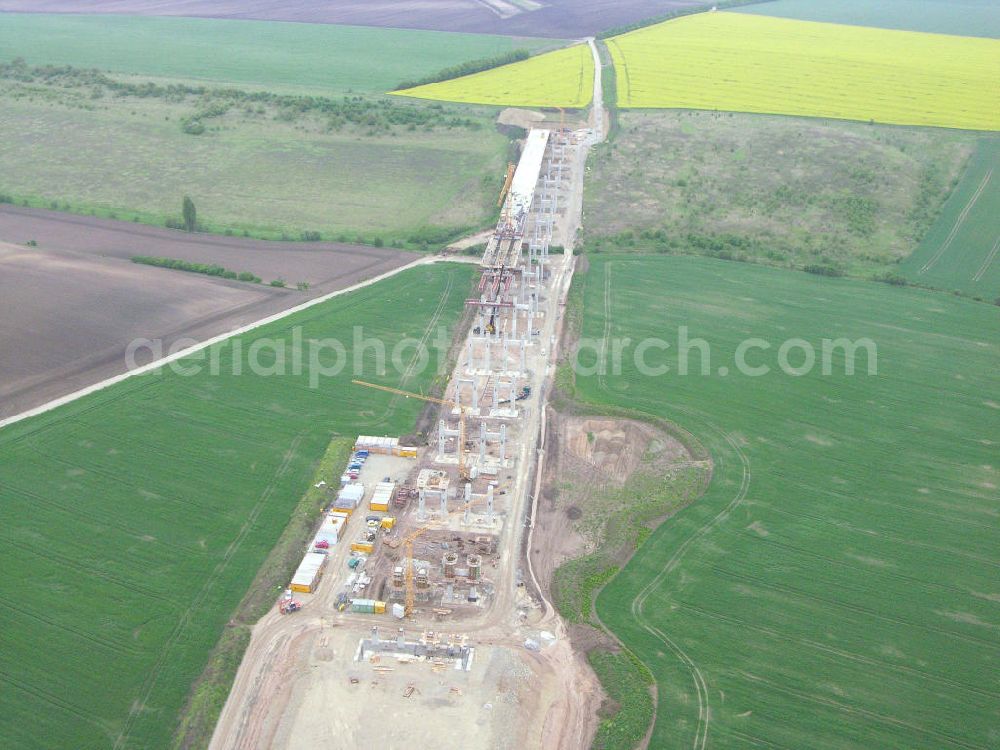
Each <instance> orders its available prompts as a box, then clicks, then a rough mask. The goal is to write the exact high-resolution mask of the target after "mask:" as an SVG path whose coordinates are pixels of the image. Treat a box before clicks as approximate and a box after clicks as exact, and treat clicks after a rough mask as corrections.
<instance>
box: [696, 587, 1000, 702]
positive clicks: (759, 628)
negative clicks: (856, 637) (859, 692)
mask: <svg viewBox="0 0 1000 750" xmlns="http://www.w3.org/2000/svg"><path fill="white" fill-rule="evenodd" d="M677 606H678V607H679V608H680V609H685V610H688V611H689V612H693V613H695V614H699V615H701V616H703V617H705V618H708V619H711V620H715V621H719V622H725V623H729V624H730V625H733V626H734V627H736V628H742V629H745V630H752V631H754V632H757V633H761V634H763V635H766V636H768V637H769V638H773V639H774V640H776V641H777V640H782V641H785V642H789V641H794V642H795V643H796V644H798V645H800V646H805V647H807V648H810V649H813V650H815V651H820V652H822V653H825V654H830V655H833V656H836V657H837V658H839V659H844V660H847V661H853V662H857V663H859V664H864V665H866V666H868V667H875V668H877V669H885V670H891V671H894V672H900V673H902V674H906V675H909V676H912V677H915V678H916V679H918V680H924V681H931V682H936V683H938V684H941V685H945V686H947V687H949V688H951V689H953V690H963V691H965V692H968V693H973V694H975V695H979V696H982V697H984V698H992V699H994V700H997V701H1000V693H998V692H996V691H993V690H987V689H985V688H980V687H977V686H976V685H970V684H967V683H964V682H958V681H957V680H953V679H951V678H949V677H946V676H943V675H940V674H936V673H934V672H929V671H926V670H923V669H917V668H915V667H909V666H906V665H905V664H894V663H893V662H889V661H885V660H883V659H876V658H873V657H870V656H865V655H864V654H862V653H858V652H855V651H845V650H843V649H839V648H836V647H834V646H830V645H829V644H827V643H823V642H821V641H815V640H812V639H811V638H805V637H802V636H790V635H788V633H784V632H781V631H779V630H777V629H776V628H773V627H770V626H767V625H760V624H758V623H756V622H753V621H751V620H746V619H744V618H742V617H735V616H734V615H732V614H730V613H723V612H717V611H715V610H710V609H705V608H704V607H699V606H697V605H695V604H690V603H688V602H677Z"/></svg>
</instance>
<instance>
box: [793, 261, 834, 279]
mask: <svg viewBox="0 0 1000 750" xmlns="http://www.w3.org/2000/svg"><path fill="white" fill-rule="evenodd" d="M802 270H803V271H805V272H806V273H814V274H816V275H817V276H832V277H839V276H843V275H844V272H843V270H841V269H839V268H837V267H836V266H830V265H826V264H821V263H814V264H811V265H808V266H803V267H802Z"/></svg>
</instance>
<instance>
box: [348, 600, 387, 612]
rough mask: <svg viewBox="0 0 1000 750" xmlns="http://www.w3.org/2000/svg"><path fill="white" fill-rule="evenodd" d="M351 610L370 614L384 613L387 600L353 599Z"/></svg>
mask: <svg viewBox="0 0 1000 750" xmlns="http://www.w3.org/2000/svg"><path fill="white" fill-rule="evenodd" d="M351 612H361V613H362V614H368V615H384V614H385V602H380V601H377V600H376V599H351Z"/></svg>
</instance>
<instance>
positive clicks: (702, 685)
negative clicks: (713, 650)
mask: <svg viewBox="0 0 1000 750" xmlns="http://www.w3.org/2000/svg"><path fill="white" fill-rule="evenodd" d="M678 409H679V410H680V411H682V412H686V413H689V414H695V411H694V410H693V409H688V408H684V407H678ZM699 416H700V415H699ZM701 419H702V421H703V422H704V424H705V425H706V426H707V427H708V428H709V429H710V430H712V431H713V432H715V433H716V434H717V435H718V436H720V437H722V438H723V439H724V440H725V441H726V443H728V444H729V446H730V447H731V448H732V449H733V452H734V453H735V454H736V456H737V457H738V458H739V460H740V465H741V472H742V475H741V478H740V485H739V488H738V489H737V491H736V494H735V495H734V496H733V498H732V499H731V500H730V501H729V502H728V503H727V504H726V506H725V507H724V508H723V509H722V510H720V511H719V512H718V513H717V514H716V515H715V516H713V517H712V518H710V519H709V520H708V521H707V522H706V523H705V524H703V525H702V526H701V527H700V528H698V529H697V530H696V531H695V532H694V533H692V534H691V536H689V537H688V538H687V539H685V540H684V541H683V542H682V543H681V544H680V546H679V547H678V548H677V549H676V550H675V551H674V554H673V555H672V556H671V557H670V559H669V560H668V561H667V563H666V565H664V566H663V568H662V569H661V570H660V572H659V573H657V574H656V576H655V577H654V578H653V580H651V581H650V582H649V583H648V584H646V586H645V587H644V588H643V589H642V590H641V591H640V592H639V593H638V594H637V595H636V597H635V599H633V600H632V607H631V610H632V614H633V616H634V617H635V618H636V621H637V622H638V623H639V624H640V625H641V626H642V627H643V628H644V629H645V630H646V631H647V632H649V633H650V634H652V635H653V636H654V637H655V638H657V639H658V640H659V641H660V642H661V643H663V644H664V645H665V646H666V647H667V648H668V649H670V651H672V652H673V653H674V655H675V656H677V658H678V659H679V660H680V661H681V663H682V664H684V665H685V666H686V667H687V668H688V670H689V671H690V672H691V676H692V679H693V680H694V684H695V689H696V691H697V697H698V726H697V728H696V730H695V736H694V741H693V742H692V748H694V750H704V748H705V746H706V745H707V744H708V731H709V725H710V723H711V716H710V713H709V712H710V704H709V696H708V685H707V683H706V681H705V676H704V674H702V671H701V669H700V668H699V667H698V665H697V663H696V662H695V661H694V659H692V658H691V657H690V655H688V654H687V652H685V651H684V649H683V648H681V646H680V645H679V644H678V643H677V642H676V641H674V640H673V639H672V638H670V636H668V635H667V634H666V633H664V632H663V631H662V630H660V629H659V628H657V627H655V626H654V625H652V624H650V623H649V621H648V620H646V617H645V604H646V601H647V600H648V599H649V597H650V596H651V595H652V593H653V592H654V591H655V590H656V589H657V588H658V587H659V586H660V585H661V584H662V583H663V582H664V581H665V580H666V578H667V576H669V575H670V574H671V573H672V572H673V571H674V570H675V569H676V568H677V566H678V565H679V564H680V562H681V560H682V559H683V558H684V555H685V554H687V552H688V550H689V549H690V547H691V545H692V544H694V542H696V541H697V540H699V539H701V538H702V537H704V536H705V535H707V534H708V533H709V532H711V531H712V529H713V528H714V527H715V526H717V525H718V524H719V523H720V522H722V521H724V520H726V518H728V517H729V515H730V514H731V513H732V512H733V510H735V509H736V508H737V507H738V506H739V505H740V504H741V503H742V502H743V500H744V499H745V498H746V496H747V492H748V491H749V489H750V480H751V478H752V471H751V467H750V459H749V457H748V456H747V455H746V453H744V452H743V449H742V448H740V446H739V443H737V442H736V440H735V438H733V437H732V436H731V435H729V434H728V433H726V432H724V431H723V430H722V429H720V428H719V427H718V426H716V425H715V424H713V423H711V422H709V421H708V420H706V419H705V418H704V416H701ZM720 461H721V457H720Z"/></svg>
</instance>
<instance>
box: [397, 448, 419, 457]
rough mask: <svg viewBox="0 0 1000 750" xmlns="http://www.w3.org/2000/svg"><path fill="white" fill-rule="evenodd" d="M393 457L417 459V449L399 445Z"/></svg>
mask: <svg viewBox="0 0 1000 750" xmlns="http://www.w3.org/2000/svg"><path fill="white" fill-rule="evenodd" d="M392 455H394V456H399V457H401V458H416V457H417V449H416V448H411V447H410V446H402V445H397V446H396V448H395V449H394V450H393V452H392Z"/></svg>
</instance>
